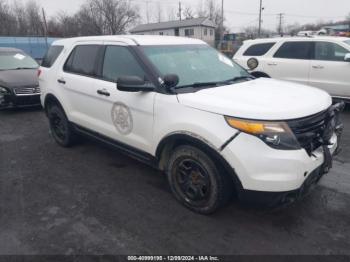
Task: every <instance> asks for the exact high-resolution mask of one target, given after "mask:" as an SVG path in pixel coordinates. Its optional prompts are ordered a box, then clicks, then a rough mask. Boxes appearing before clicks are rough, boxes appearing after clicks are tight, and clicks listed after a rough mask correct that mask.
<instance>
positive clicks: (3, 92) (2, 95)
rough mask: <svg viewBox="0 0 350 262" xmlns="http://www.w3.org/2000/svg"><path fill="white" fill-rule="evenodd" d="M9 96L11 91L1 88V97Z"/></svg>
mask: <svg viewBox="0 0 350 262" xmlns="http://www.w3.org/2000/svg"><path fill="white" fill-rule="evenodd" d="M7 94H9V91H8V90H7V89H6V88H5V87H2V86H0V97H4V96H5V95H7Z"/></svg>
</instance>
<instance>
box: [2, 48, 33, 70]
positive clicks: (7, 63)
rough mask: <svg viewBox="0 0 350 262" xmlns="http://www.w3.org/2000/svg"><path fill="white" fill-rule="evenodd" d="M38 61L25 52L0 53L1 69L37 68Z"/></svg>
mask: <svg viewBox="0 0 350 262" xmlns="http://www.w3.org/2000/svg"><path fill="white" fill-rule="evenodd" d="M35 68H38V64H37V62H36V61H35V60H34V59H33V58H31V57H30V56H27V55H25V54H23V53H17V52H6V53H0V70H16V69H35Z"/></svg>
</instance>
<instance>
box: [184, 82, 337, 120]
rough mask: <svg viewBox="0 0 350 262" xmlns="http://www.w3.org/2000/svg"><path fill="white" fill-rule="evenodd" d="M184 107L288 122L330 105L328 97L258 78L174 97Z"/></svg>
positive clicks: (290, 85)
mask: <svg viewBox="0 0 350 262" xmlns="http://www.w3.org/2000/svg"><path fill="white" fill-rule="evenodd" d="M178 99H179V102H180V103H181V104H183V105H185V106H188V107H192V108H196V109H199V110H204V111H208V112H212V113H216V114H221V115H226V116H233V117H238V118H246V119H254V120H289V119H297V118H302V117H306V116H310V115H314V114H317V113H319V112H321V111H323V110H326V109H327V108H328V107H330V106H331V104H332V98H331V97H330V95H329V94H328V93H326V92H324V91H322V90H319V89H317V88H314V87H310V86H306V85H300V84H295V83H291V82H285V81H279V80H273V79H268V78H259V79H256V80H252V81H247V82H242V83H237V84H233V85H227V86H221V87H217V88H209V89H203V90H200V91H198V92H196V93H187V94H179V95H178Z"/></svg>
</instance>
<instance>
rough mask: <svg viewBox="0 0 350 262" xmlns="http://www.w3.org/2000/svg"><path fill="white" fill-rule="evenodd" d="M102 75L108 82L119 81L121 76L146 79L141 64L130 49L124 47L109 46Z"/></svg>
mask: <svg viewBox="0 0 350 262" xmlns="http://www.w3.org/2000/svg"><path fill="white" fill-rule="evenodd" d="M102 74H103V78H104V79H106V80H108V81H117V80H118V78H119V77H121V76H138V77H140V78H141V79H144V78H145V72H144V71H143V69H142V68H141V66H140V64H139V62H138V61H137V60H136V58H135V57H134V56H133V54H132V53H131V52H130V51H129V49H128V48H126V47H123V46H107V48H106V54H105V58H104V63H103V73H102Z"/></svg>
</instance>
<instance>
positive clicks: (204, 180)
mask: <svg viewBox="0 0 350 262" xmlns="http://www.w3.org/2000/svg"><path fill="white" fill-rule="evenodd" d="M166 173H167V176H168V181H169V185H170V187H171V190H172V192H173V194H174V196H175V197H176V199H177V200H178V201H179V202H181V203H182V204H183V205H185V206H186V207H188V208H189V209H191V210H192V211H195V212H197V213H201V214H210V213H213V212H214V211H216V210H217V209H218V208H220V207H222V206H223V205H225V204H226V203H227V201H228V200H229V198H230V195H231V192H232V191H233V187H232V182H231V181H230V179H229V178H228V176H227V174H225V173H223V172H220V171H219V169H218V168H217V167H216V165H215V164H214V162H213V160H212V159H211V158H210V157H209V156H208V155H207V154H206V153H204V152H203V151H201V150H199V149H197V148H195V147H192V146H180V147H178V148H176V149H175V151H174V153H173V154H172V156H171V157H170V159H169V163H168V167H167V172H166Z"/></svg>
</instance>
